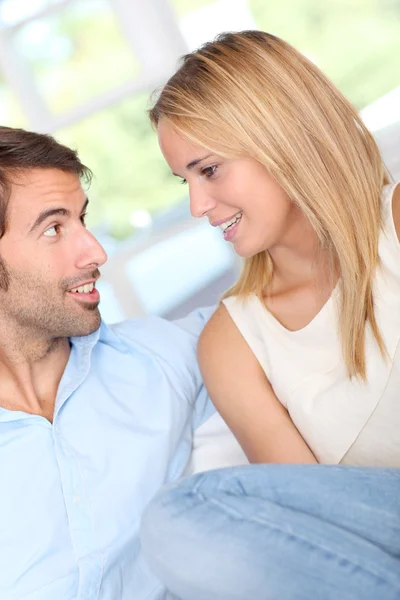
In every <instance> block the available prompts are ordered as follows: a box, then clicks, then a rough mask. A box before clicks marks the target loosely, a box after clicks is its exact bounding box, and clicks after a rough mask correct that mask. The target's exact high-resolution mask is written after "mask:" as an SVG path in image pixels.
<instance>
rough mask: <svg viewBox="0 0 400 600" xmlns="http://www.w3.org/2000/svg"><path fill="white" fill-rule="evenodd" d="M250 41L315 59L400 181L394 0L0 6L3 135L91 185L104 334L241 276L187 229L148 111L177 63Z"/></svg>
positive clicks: (192, 227) (53, 0)
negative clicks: (223, 38)
mask: <svg viewBox="0 0 400 600" xmlns="http://www.w3.org/2000/svg"><path fill="white" fill-rule="evenodd" d="M249 28H258V29H264V30H266V31H268V32H270V33H273V34H275V35H278V36H280V37H282V38H284V39H285V40H287V41H289V42H290V43H292V44H293V45H294V46H296V47H297V48H298V49H299V50H301V51H302V52H303V53H304V54H306V55H307V56H308V57H309V58H310V59H312V60H313V61H314V62H315V63H316V64H317V65H318V66H319V67H320V68H321V69H322V70H323V71H324V72H325V73H326V74H327V75H328V76H329V77H330V78H331V79H332V80H333V81H334V83H336V85H337V86H338V87H339V88H340V90H341V91H342V92H343V93H344V94H345V95H346V96H347V97H348V98H349V99H350V100H351V101H352V102H353V104H354V105H355V106H356V107H357V109H359V110H360V111H361V114H362V116H363V118H364V120H365V122H366V124H367V125H368V126H369V127H370V129H371V130H372V131H373V132H374V134H375V135H376V138H377V140H378V143H379V144H380V146H381V148H382V151H383V153H384V158H385V160H386V163H387V165H388V167H389V169H390V170H391V171H392V174H393V176H394V177H397V178H400V58H399V57H400V0H326V1H325V2H321V0H0V123H1V124H2V125H10V126H15V127H25V128H29V129H33V130H36V131H41V132H49V133H52V134H54V135H55V136H56V137H57V139H59V140H60V141H62V142H64V143H66V144H68V145H70V146H72V147H74V148H77V149H78V150H79V154H80V157H81V159H82V161H83V162H84V163H85V164H87V165H88V166H89V167H91V169H92V170H93V171H94V173H95V179H94V182H93V184H92V187H91V190H90V199H91V204H90V211H89V223H88V224H89V227H90V228H91V229H92V231H93V232H94V233H95V234H96V235H97V237H98V238H99V239H100V241H101V242H102V243H103V245H104V246H105V248H106V250H107V252H108V254H109V262H108V264H107V265H106V267H105V268H104V269H103V278H102V284H101V286H99V287H100V288H101V289H100V291H101V293H102V312H103V316H104V318H105V320H106V321H109V322H113V321H116V320H120V319H122V318H124V317H132V316H135V315H141V314H147V313H152V314H158V315H163V316H167V317H175V316H179V315H182V314H184V313H185V312H187V311H188V310H190V309H191V308H193V307H195V306H198V305H205V304H213V303H215V302H216V301H217V299H218V297H219V295H220V293H221V292H222V291H223V290H224V289H226V288H227V287H228V286H229V285H230V284H231V283H232V282H233V280H234V278H235V277H236V275H237V272H238V269H239V266H240V265H239V262H238V260H237V259H236V257H235V256H234V254H233V253H232V250H231V248H230V247H229V245H228V244H227V243H226V242H224V241H223V239H222V236H221V233H220V232H219V231H218V230H215V229H212V228H211V227H210V226H209V225H208V222H204V223H202V222H199V221H197V222H196V221H194V220H192V219H191V217H190V215H189V209H188V200H187V197H186V193H187V190H186V189H185V187H184V186H181V185H179V183H178V181H177V180H176V178H174V177H173V176H172V175H171V173H170V171H169V168H168V167H167V166H166V165H165V164H164V162H163V159H162V156H161V154H160V151H159V148H158V144H157V139H156V135H155V134H154V132H153V131H152V129H151V127H150V124H149V121H148V118H147V115H146V111H147V110H148V109H149V107H150V106H151V100H150V95H151V92H152V91H153V90H154V89H156V88H157V87H158V86H160V85H161V84H162V83H164V82H165V80H166V79H167V78H168V77H169V76H170V75H171V74H172V73H173V72H174V70H175V67H176V66H177V64H178V59H179V57H180V56H182V55H183V54H185V53H186V52H187V51H189V50H191V49H194V48H195V47H197V46H198V45H200V44H201V43H202V42H205V41H208V40H210V39H212V38H213V37H214V36H215V35H216V34H217V33H219V32H222V31H227V30H231V31H233V30H242V29H249Z"/></svg>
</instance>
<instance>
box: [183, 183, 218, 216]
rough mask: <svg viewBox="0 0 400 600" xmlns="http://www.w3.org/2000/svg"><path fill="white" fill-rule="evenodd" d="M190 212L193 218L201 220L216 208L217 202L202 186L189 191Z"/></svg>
mask: <svg viewBox="0 0 400 600" xmlns="http://www.w3.org/2000/svg"><path fill="white" fill-rule="evenodd" d="M189 197H190V212H191V215H192V217H196V218H197V219H199V218H200V217H204V216H205V215H206V214H207V213H208V212H209V211H210V210H212V209H213V208H215V204H216V202H215V200H214V198H213V197H212V196H210V194H208V193H207V191H206V190H205V189H202V187H201V186H196V187H194V188H192V189H190V190H189Z"/></svg>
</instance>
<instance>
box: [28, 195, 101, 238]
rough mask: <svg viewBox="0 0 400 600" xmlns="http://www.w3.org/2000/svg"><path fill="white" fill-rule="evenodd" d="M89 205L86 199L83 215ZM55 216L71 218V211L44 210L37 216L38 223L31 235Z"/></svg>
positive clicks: (32, 228) (64, 209)
mask: <svg viewBox="0 0 400 600" xmlns="http://www.w3.org/2000/svg"><path fill="white" fill-rule="evenodd" d="M88 204H89V199H88V198H86V200H85V202H84V205H83V206H82V210H81V214H82V213H83V212H84V211H85V210H86V208H87V205H88ZM55 215H58V216H60V217H70V216H71V211H69V210H68V209H66V208H49V209H47V210H43V211H42V212H41V213H40V214H39V215H38V216H37V218H36V221H35V222H34V224H33V225H32V227H31V228H30V230H29V233H32V232H33V231H35V229H37V228H38V227H39V226H40V225H41V224H42V223H43V222H44V221H45V220H46V219H48V218H49V217H53V216H55Z"/></svg>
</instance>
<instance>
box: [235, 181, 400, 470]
mask: <svg viewBox="0 0 400 600" xmlns="http://www.w3.org/2000/svg"><path fill="white" fill-rule="evenodd" d="M395 187H396V185H395V184H394V185H388V186H385V188H384V189H383V192H382V220H383V228H382V231H381V235H380V239H379V255H380V258H381V263H382V264H381V267H380V268H379V269H378V271H377V274H376V278H375V282H374V300H375V314H376V318H377V322H378V325H379V328H380V331H381V334H382V337H383V339H384V342H385V344H386V348H387V351H388V354H389V360H385V359H384V358H383V357H382V355H381V353H380V351H379V348H378V346H377V344H376V342H375V340H374V339H373V336H372V333H371V331H370V329H369V327H367V331H366V345H365V349H366V361H367V377H368V380H367V382H366V383H363V382H360V381H359V380H357V379H353V380H350V379H349V378H348V375H347V371H346V366H345V364H344V361H343V357H342V352H341V345H340V340H339V337H338V334H337V312H336V311H337V302H336V298H337V295H338V288H336V289H335V290H334V292H333V294H332V295H331V297H330V298H329V300H328V302H327V303H326V304H325V305H324V307H323V308H322V309H321V311H320V312H319V313H318V314H317V316H316V317H315V318H314V319H313V320H312V321H311V322H310V323H309V324H308V325H306V327H304V328H303V329H301V330H299V331H289V330H288V329H286V328H285V327H284V326H283V325H282V324H281V323H280V322H279V321H278V320H277V319H276V318H275V317H274V316H273V315H272V314H271V313H270V312H269V311H268V310H267V308H266V307H265V305H264V303H263V302H261V301H260V300H259V299H258V298H257V297H256V296H255V295H251V296H249V297H248V298H247V299H245V300H242V299H239V298H238V297H235V296H233V297H230V298H227V299H225V300H224V304H225V306H226V308H227V309H228V311H229V314H230V315H231V317H232V319H233V321H234V322H235V324H236V326H237V327H238V329H239V330H240V332H241V333H242V335H243V337H244V338H245V340H246V341H247V343H248V344H249V346H250V348H251V349H252V351H253V352H254V354H255V356H256V357H257V359H258V361H259V363H260V364H261V366H262V368H263V370H264V372H265V374H266V376H267V377H268V380H269V381H270V383H271V385H272V387H273V389H274V391H275V393H276V395H277V397H278V399H279V400H280V401H281V402H282V404H283V405H284V406H285V407H286V408H287V410H288V412H289V414H290V416H291V418H292V420H293V422H294V423H295V425H296V427H297V428H298V430H299V431H300V433H301V435H302V436H303V438H304V439H305V440H306V442H307V444H308V445H309V446H310V448H311V450H312V451H313V452H314V455H315V456H316V458H317V460H318V461H319V462H321V463H331V464H338V463H342V464H352V465H360V466H362V465H363V466H385V467H400V243H399V240H398V239H397V235H396V230H395V226H394V222H393V214H392V196H393V192H394V189H395Z"/></svg>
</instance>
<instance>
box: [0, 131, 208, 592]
mask: <svg viewBox="0 0 400 600" xmlns="http://www.w3.org/2000/svg"><path fill="white" fill-rule="evenodd" d="M89 179H90V171H89V170H88V169H87V168H86V167H85V166H84V165H83V164H82V163H81V162H80V160H79V159H78V156H77V155H76V153H75V152H73V151H72V150H70V149H69V148H66V147H64V146H62V145H60V144H58V143H57V142H56V141H55V140H53V139H52V138H51V137H48V136H44V135H40V134H36V133H30V132H26V131H23V130H15V129H10V128H5V127H0V481H1V494H0V598H1V600H15V599H17V598H18V599H19V598H24V599H26V600H28V598H29V600H72V599H79V600H94V599H99V600H106V599H107V600H117V599H118V600H124V599H129V600H132V599H135V600H145V599H147V600H157V599H161V598H164V593H165V590H164V588H163V587H162V585H161V584H160V583H159V582H158V581H157V579H156V578H155V577H154V576H153V575H152V573H151V572H150V571H149V569H148V567H147V564H146V562H145V560H144V558H143V557H142V554H141V548H140V542H139V537H138V531H139V523H140V517H141V514H142V512H143V509H144V508H145V506H146V505H147V504H148V502H149V500H150V499H151V498H152V497H153V496H154V494H155V493H156V492H157V491H158V490H159V489H160V488H161V486H162V485H163V484H164V483H165V482H168V481H173V480H175V479H177V478H178V477H179V476H180V475H182V473H183V471H184V469H185V468H186V467H187V464H188V461H189V457H190V453H191V449H192V433H193V430H194V428H195V427H198V426H199V425H200V424H201V423H203V422H204V421H205V420H206V419H207V417H208V416H210V415H211V414H213V412H214V409H213V407H212V405H211V403H210V402H209V400H208V398H207V395H206V393H205V390H204V388H203V386H202V382H201V378H200V375H199V371H198V367H197V363H196V353H195V352H196V342H197V338H198V335H199V332H200V331H201V329H202V327H203V325H204V323H205V321H206V319H207V318H208V316H209V315H210V314H211V312H212V311H211V310H208V311H198V312H197V313H196V314H192V315H191V316H189V317H187V318H186V319H182V320H181V321H177V322H175V323H169V322H167V321H164V320H163V319H159V318H153V317H148V318H144V319H136V320H132V321H127V322H124V323H121V324H119V325H116V326H113V327H107V326H106V325H105V324H104V323H101V319H100V314H99V310H98V304H99V300H100V298H99V293H98V291H97V290H96V281H97V279H98V278H99V276H100V272H99V269H100V267H101V266H102V265H103V264H104V262H105V261H106V259H107V257H106V254H105V252H104V250H103V248H102V247H101V246H100V244H99V243H98V242H97V240H96V239H95V238H94V237H93V235H92V234H91V233H90V232H89V231H88V230H87V229H86V228H85V215H86V211H87V206H88V199H87V197H86V194H85V192H84V189H83V187H82V185H81V181H86V182H87V181H88V180H89Z"/></svg>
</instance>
